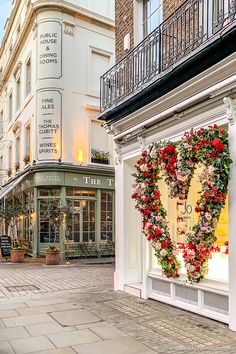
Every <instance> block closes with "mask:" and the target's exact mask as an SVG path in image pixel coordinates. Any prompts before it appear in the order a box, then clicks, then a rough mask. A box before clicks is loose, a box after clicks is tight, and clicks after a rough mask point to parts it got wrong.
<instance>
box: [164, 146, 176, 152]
mask: <svg viewBox="0 0 236 354" xmlns="http://www.w3.org/2000/svg"><path fill="white" fill-rule="evenodd" d="M166 150H167V151H168V152H169V153H170V154H174V152H175V146H174V145H168V146H167V147H166Z"/></svg>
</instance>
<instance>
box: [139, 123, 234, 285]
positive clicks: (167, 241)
mask: <svg viewBox="0 0 236 354" xmlns="http://www.w3.org/2000/svg"><path fill="white" fill-rule="evenodd" d="M231 162H232V161H231V159H230V153H229V148H228V133H227V131H225V130H224V129H220V128H218V126H217V125H216V124H215V125H214V126H209V127H208V129H203V128H201V129H199V130H197V131H193V129H192V130H191V131H190V132H186V133H185V134H184V136H183V137H182V139H181V140H180V141H179V142H178V143H176V144H175V143H172V142H169V141H161V142H158V143H155V144H152V145H150V146H149V147H148V148H147V150H144V151H142V153H141V157H140V158H139V160H138V161H137V163H136V165H135V167H136V170H137V173H135V174H134V177H135V178H136V181H135V184H134V185H133V187H134V193H133V194H132V198H133V199H135V201H136V208H137V209H138V210H139V211H140V213H141V215H142V222H143V231H144V234H145V236H146V237H147V240H148V241H150V242H151V244H152V246H153V247H154V249H155V256H156V257H157V260H158V263H159V264H160V265H161V267H162V270H163V272H164V274H165V275H166V277H168V278H169V277H173V278H176V277H178V276H179V271H180V267H181V264H180V262H179V260H178V258H177V255H178V248H177V245H176V244H175V243H174V242H172V240H171V235H170V231H169V227H168V221H167V218H166V217H167V212H166V210H165V209H164V207H163V204H162V202H161V192H160V190H159V188H158V180H159V179H161V177H160V173H161V172H162V174H163V175H164V179H165V182H166V183H167V185H168V187H169V189H170V197H171V198H179V199H182V200H183V199H187V196H188V191H189V187H190V183H191V180H192V177H193V175H194V171H195V169H196V167H197V165H201V166H202V167H203V169H202V173H201V175H200V177H199V178H200V182H201V185H202V191H201V192H200V193H201V196H200V199H199V200H198V201H197V205H196V208H195V211H196V212H197V213H199V216H198V222H197V224H196V225H194V226H193V228H192V231H191V232H190V233H188V234H187V241H186V245H185V249H184V251H183V258H184V263H185V267H186V270H187V278H188V280H189V281H190V282H191V283H193V282H195V283H198V282H199V281H200V280H201V279H202V278H204V275H205V274H206V273H207V270H208V267H207V266H208V259H209V256H210V254H211V250H212V247H213V244H214V242H215V241H216V236H215V229H216V226H217V222H218V219H219V216H220V213H221V210H222V208H223V207H224V205H225V200H226V197H227V190H228V181H229V172H230V164H231Z"/></svg>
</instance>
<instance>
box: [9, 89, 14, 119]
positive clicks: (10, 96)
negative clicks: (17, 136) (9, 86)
mask: <svg viewBox="0 0 236 354" xmlns="http://www.w3.org/2000/svg"><path fill="white" fill-rule="evenodd" d="M12 102H13V100H12V93H10V95H9V101H8V120H9V122H10V121H11V120H12Z"/></svg>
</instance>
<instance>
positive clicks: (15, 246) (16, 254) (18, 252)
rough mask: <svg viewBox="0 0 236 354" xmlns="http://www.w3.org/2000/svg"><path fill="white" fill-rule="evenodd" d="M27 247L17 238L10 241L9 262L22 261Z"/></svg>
mask: <svg viewBox="0 0 236 354" xmlns="http://www.w3.org/2000/svg"><path fill="white" fill-rule="evenodd" d="M26 250H27V247H26V246H25V245H24V244H23V243H22V242H20V241H19V240H14V241H13V242H12V248H11V262H12V263H23V262H24V258H25V253H26Z"/></svg>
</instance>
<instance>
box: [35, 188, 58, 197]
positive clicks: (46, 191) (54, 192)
mask: <svg viewBox="0 0 236 354" xmlns="http://www.w3.org/2000/svg"><path fill="white" fill-rule="evenodd" d="M39 196H40V197H59V196H60V188H42V189H39Z"/></svg>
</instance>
